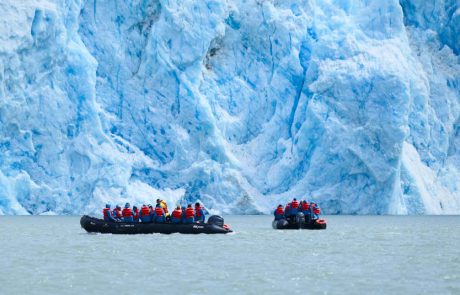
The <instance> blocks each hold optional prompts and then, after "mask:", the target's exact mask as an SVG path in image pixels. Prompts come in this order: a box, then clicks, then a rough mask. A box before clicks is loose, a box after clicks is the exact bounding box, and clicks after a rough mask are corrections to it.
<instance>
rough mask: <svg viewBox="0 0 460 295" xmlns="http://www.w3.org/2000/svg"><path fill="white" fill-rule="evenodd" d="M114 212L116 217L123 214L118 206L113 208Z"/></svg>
mask: <svg viewBox="0 0 460 295" xmlns="http://www.w3.org/2000/svg"><path fill="white" fill-rule="evenodd" d="M112 213H113V216H114V217H116V218H121V216H122V215H121V210H120V209H117V208H115V209H113V212H112Z"/></svg>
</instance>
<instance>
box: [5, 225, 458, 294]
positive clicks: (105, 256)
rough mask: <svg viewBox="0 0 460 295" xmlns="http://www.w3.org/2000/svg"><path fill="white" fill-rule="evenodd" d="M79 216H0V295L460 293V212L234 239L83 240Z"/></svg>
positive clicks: (240, 228) (266, 230)
mask: <svg viewBox="0 0 460 295" xmlns="http://www.w3.org/2000/svg"><path fill="white" fill-rule="evenodd" d="M79 218H80V217H79V216H78V217H77V216H0V250H1V253H2V255H1V256H0V265H1V268H0V294H23V293H24V294H25V293H27V294H102V293H107V292H108V293H117V294H145V293H156V292H158V291H157V290H158V289H157V288H159V289H161V290H164V292H162V293H165V292H166V293H180V294H216V293H220V294H234V293H237V294H241V293H244V294H267V293H273V294H280V293H292V294H300V293H303V294H307V293H308V294H349V293H352V294H433V293H436V294H459V293H460V216H327V217H326V219H327V220H328V229H327V230H325V231H308V230H302V231H276V230H273V229H272V228H271V217H270V216H227V217H225V218H226V223H228V224H230V225H231V226H232V228H233V229H234V230H235V233H234V234H230V235H198V236H194V235H179V234H173V235H160V234H153V235H136V236H117V235H100V234H98V235H95V234H87V233H85V232H84V231H83V230H82V229H81V228H80V224H79Z"/></svg>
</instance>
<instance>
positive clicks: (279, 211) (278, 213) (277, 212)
mask: <svg viewBox="0 0 460 295" xmlns="http://www.w3.org/2000/svg"><path fill="white" fill-rule="evenodd" d="M275 214H276V215H284V210H283V207H278V208H276V212H275Z"/></svg>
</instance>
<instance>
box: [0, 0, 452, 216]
mask: <svg viewBox="0 0 460 295" xmlns="http://www.w3.org/2000/svg"><path fill="white" fill-rule="evenodd" d="M0 8H1V11H3V15H4V17H3V18H2V19H1V20H0V213H2V214H27V213H32V214H40V213H44V212H55V213H59V214H60V213H64V214H66V213H82V212H96V211H98V210H99V208H100V207H101V206H102V205H103V204H104V203H105V202H111V203H123V202H125V201H128V200H129V201H131V203H138V204H140V203H142V202H147V203H151V202H153V200H154V199H156V198H157V197H160V196H161V197H163V198H166V199H167V200H168V201H169V202H170V203H176V202H187V201H194V200H201V201H202V202H204V203H205V204H206V206H207V207H208V208H209V209H213V210H217V211H224V212H239V213H256V212H268V211H269V209H270V208H271V207H272V206H274V205H275V204H277V203H278V202H285V201H286V200H287V199H288V198H291V197H292V196H297V197H300V196H305V195H308V196H311V197H310V199H312V200H315V201H317V202H319V203H320V204H321V205H322V207H323V209H324V211H326V212H329V213H352V214H386V213H392V214H424V213H428V214H450V213H456V214H458V213H460V192H459V189H460V188H459V187H458V186H459V183H460V182H459V181H460V174H459V169H460V127H459V126H460V119H459V117H460V116H459V115H460V91H459V88H460V66H459V59H458V52H459V49H460V48H459V47H458V46H459V45H458V44H460V42H458V41H459V40H458V36H459V34H458V33H459V27H460V23H459V22H460V5H459V3H458V1H455V0H454V1H447V0H446V1H428V2H427V1H416V0H410V1H409V0H408V1H405V0H401V1H399V2H398V1H395V0H394V1H353V0H340V1H339V0H336V1H332V0H330V1H301V0H298V1H236V0H235V1H167V0H164V1H163V0H162V1H156V0H151V1H145V0H135V1H96V0H88V1H77V0H60V1H59V0H55V1H51V0H48V1H45V0H42V1H31V0H27V1H20V2H19V1H13V0H6V1H2V3H0Z"/></svg>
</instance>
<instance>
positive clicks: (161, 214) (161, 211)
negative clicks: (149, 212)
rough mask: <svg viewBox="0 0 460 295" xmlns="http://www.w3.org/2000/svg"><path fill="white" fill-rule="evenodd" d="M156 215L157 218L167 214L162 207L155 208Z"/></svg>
mask: <svg viewBox="0 0 460 295" xmlns="http://www.w3.org/2000/svg"><path fill="white" fill-rule="evenodd" d="M155 213H156V214H157V217H160V216H163V215H165V212H164V211H163V209H162V208H161V207H156V208H155Z"/></svg>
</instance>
